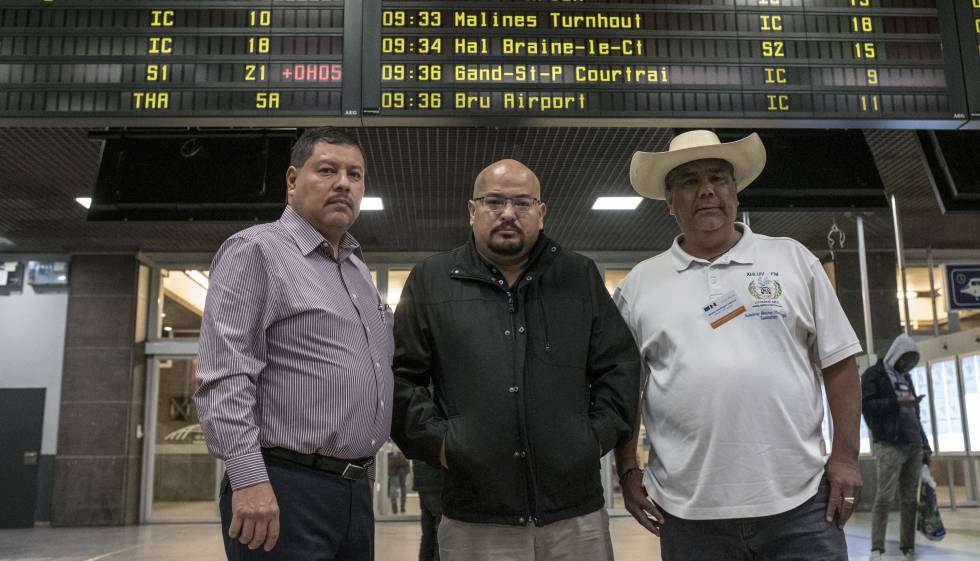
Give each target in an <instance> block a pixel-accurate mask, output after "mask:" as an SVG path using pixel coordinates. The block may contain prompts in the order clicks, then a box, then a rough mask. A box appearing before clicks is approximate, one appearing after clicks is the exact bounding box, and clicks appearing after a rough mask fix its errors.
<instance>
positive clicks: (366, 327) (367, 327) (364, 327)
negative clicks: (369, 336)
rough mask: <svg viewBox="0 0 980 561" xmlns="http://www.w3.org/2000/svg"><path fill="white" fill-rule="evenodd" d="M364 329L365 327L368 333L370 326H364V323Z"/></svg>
mask: <svg viewBox="0 0 980 561" xmlns="http://www.w3.org/2000/svg"><path fill="white" fill-rule="evenodd" d="M364 329H367V332H368V333H370V332H371V328H370V327H368V326H366V325H365V326H364Z"/></svg>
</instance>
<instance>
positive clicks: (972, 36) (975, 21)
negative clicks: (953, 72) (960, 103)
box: [954, 0, 980, 129]
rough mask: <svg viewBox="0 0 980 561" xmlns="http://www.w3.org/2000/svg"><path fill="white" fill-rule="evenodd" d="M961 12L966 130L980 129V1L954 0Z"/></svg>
mask: <svg viewBox="0 0 980 561" xmlns="http://www.w3.org/2000/svg"><path fill="white" fill-rule="evenodd" d="M954 1H955V2H957V8H958V9H959V11H958V12H957V14H956V19H957V21H958V22H959V36H960V43H961V45H962V53H963V77H964V82H965V83H966V89H967V103H968V105H969V107H970V118H971V119H972V121H970V122H969V123H968V124H967V125H966V127H965V128H973V129H980V0H954Z"/></svg>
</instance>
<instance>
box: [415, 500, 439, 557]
mask: <svg viewBox="0 0 980 561" xmlns="http://www.w3.org/2000/svg"><path fill="white" fill-rule="evenodd" d="M441 495H442V493H441V492H439V491H436V492H427V493H424V492H422V491H419V507H420V509H421V511H422V542H421V544H420V546H419V561H439V522H440V521H442V498H441Z"/></svg>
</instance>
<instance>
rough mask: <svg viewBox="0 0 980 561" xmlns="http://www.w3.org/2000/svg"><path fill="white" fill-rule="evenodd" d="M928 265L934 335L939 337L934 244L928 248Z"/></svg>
mask: <svg viewBox="0 0 980 561" xmlns="http://www.w3.org/2000/svg"><path fill="white" fill-rule="evenodd" d="M926 265H927V266H928V267H929V302H930V303H931V304H932V335H933V337H939V312H938V311H937V310H936V279H935V278H934V276H933V274H932V270H933V267H934V265H933V262H932V246H931V245H930V246H929V247H928V248H926Z"/></svg>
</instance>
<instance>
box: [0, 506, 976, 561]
mask: <svg viewBox="0 0 980 561" xmlns="http://www.w3.org/2000/svg"><path fill="white" fill-rule="evenodd" d="M943 520H944V522H945V523H946V528H947V531H948V535H947V537H946V539H945V540H943V541H942V542H926V541H925V540H924V539H922V535H921V534H919V535H918V538H917V539H918V540H919V545H918V546H917V551H918V552H919V556H920V559H921V560H922V561H980V509H960V510H957V511H956V512H952V511H944V512H943ZM611 524H612V535H613V544H614V547H615V550H616V559H617V561H659V560H660V547H659V544H658V542H657V539H656V538H655V537H654V536H651V535H649V534H647V533H646V532H645V531H644V530H643V529H642V528H640V527H639V526H638V525H637V524H636V523H634V522H633V520H632V518H613V519H612V522H611ZM897 528H898V520H897V518H896V517H893V519H892V520H891V522H890V524H889V530H891V531H890V532H889V542H888V546H887V547H888V548H889V550H890V551H889V553H895V554H897V551H898V544H897V542H896V540H897ZM218 532H219V530H218V526H217V525H215V524H156V525H144V526H128V527H95V528H34V529H30V530H0V561H174V560H179V561H221V560H222V559H224V554H223V550H222V547H221V540H220V537H219V535H218ZM846 533H847V542H848V547H849V549H850V552H851V559H852V560H855V561H863V560H866V559H867V558H868V553H869V552H868V548H869V546H870V534H871V530H870V522H869V515H868V514H867V513H861V514H858V515H856V516H855V519H854V520H853V521H852V522H851V523H850V524H848V527H847V532H846ZM376 534H377V553H376V559H377V560H378V561H415V560H416V559H418V540H419V529H418V524H417V523H414V522H380V523H378V525H377V532H376ZM892 559H901V556H899V555H895V556H894V557H892Z"/></svg>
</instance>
